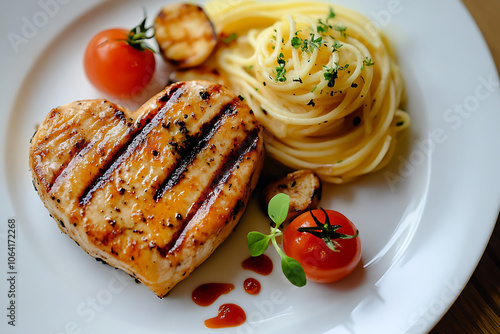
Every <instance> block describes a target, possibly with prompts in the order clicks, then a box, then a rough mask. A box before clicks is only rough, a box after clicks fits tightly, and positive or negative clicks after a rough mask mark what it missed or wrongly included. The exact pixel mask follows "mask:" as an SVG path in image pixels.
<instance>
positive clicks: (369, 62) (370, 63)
mask: <svg viewBox="0 0 500 334" xmlns="http://www.w3.org/2000/svg"><path fill="white" fill-rule="evenodd" d="M373 65H375V63H374V62H373V61H372V59H371V58H368V57H366V58H365V60H363V66H361V69H364V68H365V66H373Z"/></svg>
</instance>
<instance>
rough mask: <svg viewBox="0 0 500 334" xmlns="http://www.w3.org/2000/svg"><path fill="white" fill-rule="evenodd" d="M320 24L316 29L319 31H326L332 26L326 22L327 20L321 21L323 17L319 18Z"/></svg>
mask: <svg viewBox="0 0 500 334" xmlns="http://www.w3.org/2000/svg"><path fill="white" fill-rule="evenodd" d="M318 24H319V26H317V27H316V31H317V32H319V33H326V32H327V31H328V30H330V29H331V28H332V26H331V25H328V24H326V23H325V22H323V21H321V19H319V20H318Z"/></svg>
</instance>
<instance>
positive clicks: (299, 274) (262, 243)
mask: <svg viewBox="0 0 500 334" xmlns="http://www.w3.org/2000/svg"><path fill="white" fill-rule="evenodd" d="M289 205H290V198H289V197H288V195H285V194H281V193H280V194H277V195H276V196H274V197H273V198H272V199H271V201H269V205H268V209H267V210H268V215H269V217H270V218H271V220H272V221H273V222H274V223H275V226H274V227H271V231H270V233H269V234H264V233H260V232H257V231H252V232H250V233H248V235H247V244H248V249H249V250H250V254H251V255H252V256H259V255H261V254H263V253H264V252H265V251H266V249H267V247H268V246H269V241H271V243H272V244H273V246H274V248H275V249H276V251H277V252H278V254H279V255H280V257H281V269H282V271H283V274H284V275H285V277H286V278H287V279H288V280H289V281H290V282H291V283H292V284H293V285H295V286H298V287H301V286H304V285H306V283H307V279H306V274H305V272H304V269H303V268H302V266H301V265H300V263H298V262H297V261H296V260H295V259H293V258H291V257H289V256H287V255H286V254H285V253H284V252H283V250H282V249H281V248H280V247H279V246H278V243H277V241H276V237H278V236H280V235H282V234H283V232H281V230H280V229H279V227H280V225H281V224H282V223H283V222H284V221H285V219H286V216H287V215H288V207H289Z"/></svg>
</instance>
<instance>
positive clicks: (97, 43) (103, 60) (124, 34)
mask: <svg viewBox="0 0 500 334" xmlns="http://www.w3.org/2000/svg"><path fill="white" fill-rule="evenodd" d="M150 29H152V27H149V28H147V27H146V18H144V20H143V21H142V22H141V23H140V24H139V25H138V26H136V27H134V28H133V29H132V30H130V31H129V30H126V29H118V28H116V29H107V30H103V31H101V32H99V33H97V34H96V35H95V36H94V37H93V38H92V39H91V40H90V42H89V43H88V45H87V48H86V50H85V54H84V68H85V73H86V75H87V78H88V79H89V81H90V82H91V83H92V84H93V85H94V86H95V87H96V88H97V89H99V90H100V91H102V92H103V93H106V94H109V95H112V96H114V97H118V98H128V97H131V96H134V95H136V94H137V93H139V92H140V91H141V90H143V89H144V88H145V87H146V86H147V84H148V83H149V81H150V80H151V78H152V77H153V74H154V71H155V66H156V60H155V56H154V51H153V50H152V49H151V48H150V47H149V46H148V45H147V44H146V43H145V41H146V40H147V39H149V38H152V37H153V36H154V33H153V34H152V35H149V36H148V35H147V33H148V31H149V30H150Z"/></svg>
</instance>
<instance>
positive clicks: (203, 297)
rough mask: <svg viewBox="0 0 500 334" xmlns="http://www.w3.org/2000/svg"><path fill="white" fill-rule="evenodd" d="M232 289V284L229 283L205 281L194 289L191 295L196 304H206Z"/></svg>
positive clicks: (211, 302)
mask: <svg viewBox="0 0 500 334" xmlns="http://www.w3.org/2000/svg"><path fill="white" fill-rule="evenodd" d="M233 289H234V285H233V284H231V283H205V284H202V285H200V286H199V287H197V288H196V289H194V291H193V293H192V295H191V297H192V299H193V301H194V302H195V303H196V304H198V305H200V306H208V305H211V304H213V302H215V301H216V300H217V298H219V297H220V296H221V295H223V294H226V293H229V292H230V291H231V290H233Z"/></svg>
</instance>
